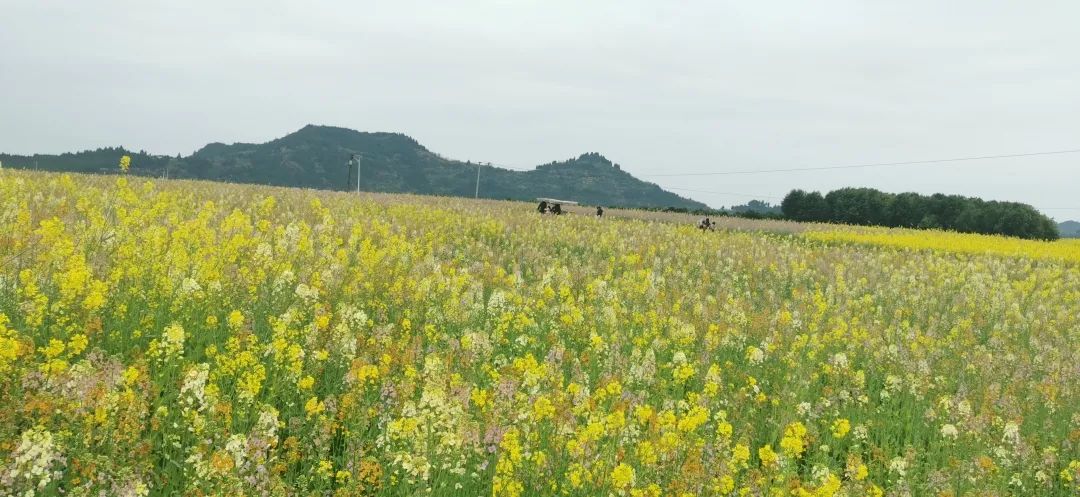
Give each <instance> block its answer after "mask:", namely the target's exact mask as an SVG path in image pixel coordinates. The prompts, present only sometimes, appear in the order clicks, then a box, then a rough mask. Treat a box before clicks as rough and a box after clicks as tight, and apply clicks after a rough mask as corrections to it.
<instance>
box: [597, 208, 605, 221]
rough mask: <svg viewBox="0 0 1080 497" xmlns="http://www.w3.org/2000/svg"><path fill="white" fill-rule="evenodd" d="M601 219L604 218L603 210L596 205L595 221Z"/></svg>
mask: <svg viewBox="0 0 1080 497" xmlns="http://www.w3.org/2000/svg"><path fill="white" fill-rule="evenodd" d="M602 217H604V208H603V207H600V206H599V205H598V206H596V219H600V218H602Z"/></svg>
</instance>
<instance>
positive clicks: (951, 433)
mask: <svg viewBox="0 0 1080 497" xmlns="http://www.w3.org/2000/svg"><path fill="white" fill-rule="evenodd" d="M959 435H960V432H959V431H958V430H957V429H956V426H955V425H952V424H946V425H944V426H942V427H941V436H942V437H944V438H948V439H952V440H956V437H957V436H959Z"/></svg>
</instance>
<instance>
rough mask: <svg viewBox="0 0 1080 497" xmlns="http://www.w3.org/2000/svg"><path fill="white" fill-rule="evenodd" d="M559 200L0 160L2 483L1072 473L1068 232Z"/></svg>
mask: <svg viewBox="0 0 1080 497" xmlns="http://www.w3.org/2000/svg"><path fill="white" fill-rule="evenodd" d="M575 212H577V211H575ZM580 213H581V214H586V215H565V216H561V217H552V216H540V215H539V214H537V213H536V211H535V206H533V205H531V204H527V203H516V202H497V201H472V200H462V199H446V198H435V197H418V196H407V195H376V194H367V195H362V196H357V195H350V194H345V193H333V192H323V191H312V190H298V189H281V188H269V187H255V186H240V185H225V184H215V183H205V182H185V181H146V180H145V179H138V178H128V177H119V176H117V177H101V176H97V177H95V176H80V175H53V174H37V173H30V172H13V171H7V170H5V171H0V494H2V495H21V496H30V495H71V496H80V495H85V496H88V495H95V496H96V495H123V496H143V495H154V496H158V495H335V496H338V495H340V496H361V495H375V496H405V495H433V496H443V495H454V496H456V495H473V496H481V495H491V496H510V497H516V496H532V495H558V496H595V495H617V496H635V497H637V496H649V497H659V496H669V495H671V496H687V495H707V496H727V495H738V496H781V495H795V496H907V495H914V496H924V495H929V496H965V495H972V496H974V495H979V496H990V495H997V496H1002V495H1050V496H1067V495H1077V494H1078V493H1080V360H1078V357H1080V345H1078V344H1080V266H1078V264H1080V256H1078V253H1080V243H1077V242H1076V241H1062V242H1053V243H1046V242H1021V241H1018V240H1012V239H1006V238H995V237H983V236H973V235H958V234H951V233H941V232H913V231H905V230H881V229H869V228H865V229H864V228H859V229H856V228H845V227H840V226H829V225H798V224H795V223H784V222H776V221H748V220H740V219H723V220H721V228H722V229H720V230H718V231H715V232H701V231H698V230H697V229H695V228H694V227H693V222H694V221H696V217H691V216H680V215H668V214H655V213H643V212H640V211H611V212H609V216H606V217H605V218H604V219H600V220H597V219H595V218H593V217H592V216H591V215H587V214H589V213H590V211H589V210H588V209H585V208H582V209H581V211H580Z"/></svg>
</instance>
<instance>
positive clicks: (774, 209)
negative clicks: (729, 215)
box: [729, 200, 782, 214]
mask: <svg viewBox="0 0 1080 497" xmlns="http://www.w3.org/2000/svg"><path fill="white" fill-rule="evenodd" d="M729 210H730V211H731V212H736V213H745V212H754V213H757V214H782V212H781V211H780V206H779V205H772V204H770V203H768V202H765V201H762V200H751V201H749V202H747V203H745V204H742V205H733V206H731V209H729Z"/></svg>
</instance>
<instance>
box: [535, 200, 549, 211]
mask: <svg viewBox="0 0 1080 497" xmlns="http://www.w3.org/2000/svg"><path fill="white" fill-rule="evenodd" d="M536 211H537V212H539V213H541V214H547V213H548V203H547V200H541V201H540V205H538V206H536Z"/></svg>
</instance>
